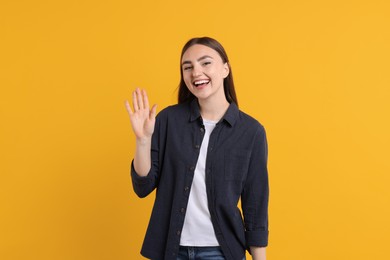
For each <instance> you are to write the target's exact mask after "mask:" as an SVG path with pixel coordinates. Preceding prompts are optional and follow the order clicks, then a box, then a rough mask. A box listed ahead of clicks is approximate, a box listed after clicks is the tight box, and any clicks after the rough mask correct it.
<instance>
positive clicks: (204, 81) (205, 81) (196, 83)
mask: <svg viewBox="0 0 390 260" xmlns="http://www.w3.org/2000/svg"><path fill="white" fill-rule="evenodd" d="M209 83H210V80H208V79H202V80H197V81H194V82H193V84H194V86H195V87H197V88H198V87H201V86H205V85H207V84H209Z"/></svg>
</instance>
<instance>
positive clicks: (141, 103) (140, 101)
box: [137, 88, 144, 109]
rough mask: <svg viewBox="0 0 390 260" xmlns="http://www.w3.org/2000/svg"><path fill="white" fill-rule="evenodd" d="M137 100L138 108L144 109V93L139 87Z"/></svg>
mask: <svg viewBox="0 0 390 260" xmlns="http://www.w3.org/2000/svg"><path fill="white" fill-rule="evenodd" d="M137 101H138V109H143V108H144V102H143V101H142V93H141V90H140V89H139V88H137Z"/></svg>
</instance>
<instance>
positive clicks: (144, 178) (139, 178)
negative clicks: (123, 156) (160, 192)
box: [131, 162, 152, 185]
mask: <svg viewBox="0 0 390 260" xmlns="http://www.w3.org/2000/svg"><path fill="white" fill-rule="evenodd" d="M131 177H132V179H133V182H134V183H135V184H139V185H142V184H147V183H150V182H151V181H152V179H151V178H150V177H149V173H148V175H146V176H139V175H138V174H137V172H136V171H135V169H134V162H131Z"/></svg>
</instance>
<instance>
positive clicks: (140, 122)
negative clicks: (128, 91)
mask: <svg viewBox="0 0 390 260" xmlns="http://www.w3.org/2000/svg"><path fill="white" fill-rule="evenodd" d="M132 95H133V109H134V110H132V109H131V106H130V104H129V102H128V101H127V100H126V103H125V105H126V109H127V112H128V113H129V117H130V122H131V126H132V128H133V131H134V134H135V136H136V138H137V139H140V140H142V139H147V138H150V137H151V136H152V134H153V131H154V124H155V121H156V109H157V105H154V106H153V107H152V109H150V108H149V100H148V96H147V94H146V91H145V90H140V89H139V88H137V89H136V90H135V91H134V92H133V94H132Z"/></svg>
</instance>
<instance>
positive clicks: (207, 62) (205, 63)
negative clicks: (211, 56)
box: [203, 61, 211, 66]
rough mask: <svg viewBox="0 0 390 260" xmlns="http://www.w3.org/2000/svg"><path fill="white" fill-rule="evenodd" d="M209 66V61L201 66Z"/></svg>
mask: <svg viewBox="0 0 390 260" xmlns="http://www.w3.org/2000/svg"><path fill="white" fill-rule="evenodd" d="M209 64H211V62H210V61H206V62H204V63H203V66H207V65H209Z"/></svg>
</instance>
